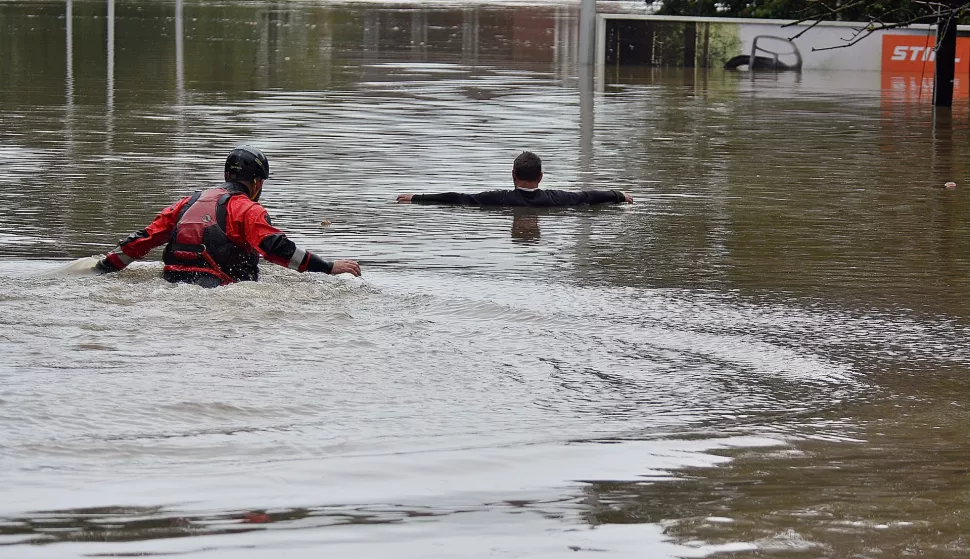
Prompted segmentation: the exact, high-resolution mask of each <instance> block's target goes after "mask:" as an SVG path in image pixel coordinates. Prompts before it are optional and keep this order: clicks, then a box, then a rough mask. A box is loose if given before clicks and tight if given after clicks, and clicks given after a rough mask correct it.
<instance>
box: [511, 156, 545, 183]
mask: <svg viewBox="0 0 970 559" xmlns="http://www.w3.org/2000/svg"><path fill="white" fill-rule="evenodd" d="M512 172H513V173H515V178H517V179H519V180H523V181H530V182H532V181H537V180H539V177H541V176H542V160H541V159H539V156H538V155H536V154H534V153H532V152H531V151H523V152H522V153H521V154H520V155H519V156H518V157H516V158H515V163H513V164H512Z"/></svg>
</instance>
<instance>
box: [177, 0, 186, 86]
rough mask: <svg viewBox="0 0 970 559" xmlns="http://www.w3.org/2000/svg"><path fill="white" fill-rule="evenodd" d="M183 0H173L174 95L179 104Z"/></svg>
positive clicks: (182, 75)
mask: <svg viewBox="0 0 970 559" xmlns="http://www.w3.org/2000/svg"><path fill="white" fill-rule="evenodd" d="M182 2H183V0H175V96H176V98H177V99H176V100H177V102H178V103H179V104H180V105H181V104H182V103H183V102H184V101H185V99H184V97H185V39H184V29H183V27H182V10H183V4H182Z"/></svg>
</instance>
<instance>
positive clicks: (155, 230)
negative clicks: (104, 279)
mask: <svg viewBox="0 0 970 559" xmlns="http://www.w3.org/2000/svg"><path fill="white" fill-rule="evenodd" d="M188 200H189V198H188V197H186V198H182V199H181V200H179V201H178V202H176V203H174V204H172V205H171V206H169V207H167V208H165V209H164V210H162V211H161V213H159V214H158V215H157V216H155V219H154V220H153V221H152V223H151V225H149V226H148V227H146V228H144V229H139V230H138V231H135V232H134V233H132V234H131V235H128V238H126V239H124V240H123V241H121V242H120V243H118V246H117V247H116V248H115V249H114V250H112V251H111V252H109V253H108V254H106V255H105V256H104V257H103V258H102V259H101V260H99V261H98V263H97V264H95V266H94V268H95V270H97V271H98V272H101V273H108V272H117V271H119V270H123V269H124V268H125V267H126V266H128V264H131V263H132V262H133V261H135V260H138V259H139V258H142V257H143V256H145V255H146V254H148V252H149V251H150V250H152V249H153V248H155V247H157V246H160V245H163V244H165V243H167V242H168V240H169V237H171V235H172V230H173V229H174V228H175V224H176V223H177V222H178V215H179V212H180V211H181V210H182V207H183V206H185V204H186V203H187V202H188Z"/></svg>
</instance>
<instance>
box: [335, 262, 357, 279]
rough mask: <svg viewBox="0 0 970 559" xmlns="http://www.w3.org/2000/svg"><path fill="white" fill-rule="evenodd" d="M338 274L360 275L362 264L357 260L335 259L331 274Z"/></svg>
mask: <svg viewBox="0 0 970 559" xmlns="http://www.w3.org/2000/svg"><path fill="white" fill-rule="evenodd" d="M337 274H353V275H355V276H360V265H359V264H357V261H356V260H334V261H333V268H332V269H331V270H330V275H331V276H336V275H337Z"/></svg>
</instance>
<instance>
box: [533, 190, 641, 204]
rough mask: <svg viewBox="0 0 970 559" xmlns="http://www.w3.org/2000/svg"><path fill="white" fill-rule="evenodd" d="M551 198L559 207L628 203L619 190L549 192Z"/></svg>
mask: <svg viewBox="0 0 970 559" xmlns="http://www.w3.org/2000/svg"><path fill="white" fill-rule="evenodd" d="M547 192H548V193H549V194H550V196H551V197H552V198H553V199H554V200H555V202H556V205H559V206H575V205H580V204H591V205H592V204H621V203H623V202H626V196H624V195H623V192H621V191H619V190H583V191H581V192H569V191H566V190H548V191H547Z"/></svg>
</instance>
